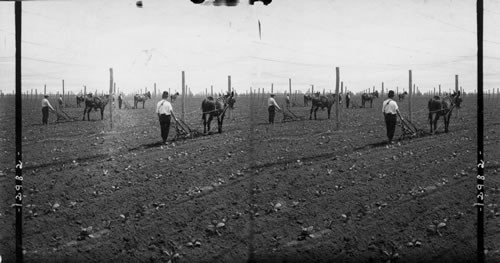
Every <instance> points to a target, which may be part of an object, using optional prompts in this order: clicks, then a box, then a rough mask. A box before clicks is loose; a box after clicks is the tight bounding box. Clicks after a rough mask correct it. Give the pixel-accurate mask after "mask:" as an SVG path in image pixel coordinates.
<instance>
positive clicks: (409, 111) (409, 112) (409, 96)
mask: <svg viewBox="0 0 500 263" xmlns="http://www.w3.org/2000/svg"><path fill="white" fill-rule="evenodd" d="M409 79H410V82H409V85H408V88H409V91H410V92H409V93H408V119H409V120H410V122H411V99H412V90H411V84H412V82H411V69H410V71H409Z"/></svg>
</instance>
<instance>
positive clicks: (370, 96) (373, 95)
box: [361, 90, 378, 108]
mask: <svg viewBox="0 0 500 263" xmlns="http://www.w3.org/2000/svg"><path fill="white" fill-rule="evenodd" d="M375 98H378V90H376V91H375V92H372V93H370V94H368V93H363V95H361V106H362V107H363V108H364V107H365V102H367V101H370V108H372V107H373V100H374V99H375Z"/></svg>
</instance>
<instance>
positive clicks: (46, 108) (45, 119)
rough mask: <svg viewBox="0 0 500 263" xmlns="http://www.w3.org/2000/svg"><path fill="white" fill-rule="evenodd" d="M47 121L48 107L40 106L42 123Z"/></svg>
mask: <svg viewBox="0 0 500 263" xmlns="http://www.w3.org/2000/svg"><path fill="white" fill-rule="evenodd" d="M48 121H49V107H43V108H42V124H47V123H48Z"/></svg>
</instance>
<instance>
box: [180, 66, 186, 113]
mask: <svg viewBox="0 0 500 263" xmlns="http://www.w3.org/2000/svg"><path fill="white" fill-rule="evenodd" d="M185 85H186V79H185V75H184V71H182V87H181V90H182V102H181V105H182V106H181V107H182V110H181V120H182V121H184V103H185V102H186V91H185V88H186V86H185Z"/></svg>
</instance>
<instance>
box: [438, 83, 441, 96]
mask: <svg viewBox="0 0 500 263" xmlns="http://www.w3.org/2000/svg"><path fill="white" fill-rule="evenodd" d="M438 96H441V84H439V94H438Z"/></svg>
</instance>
